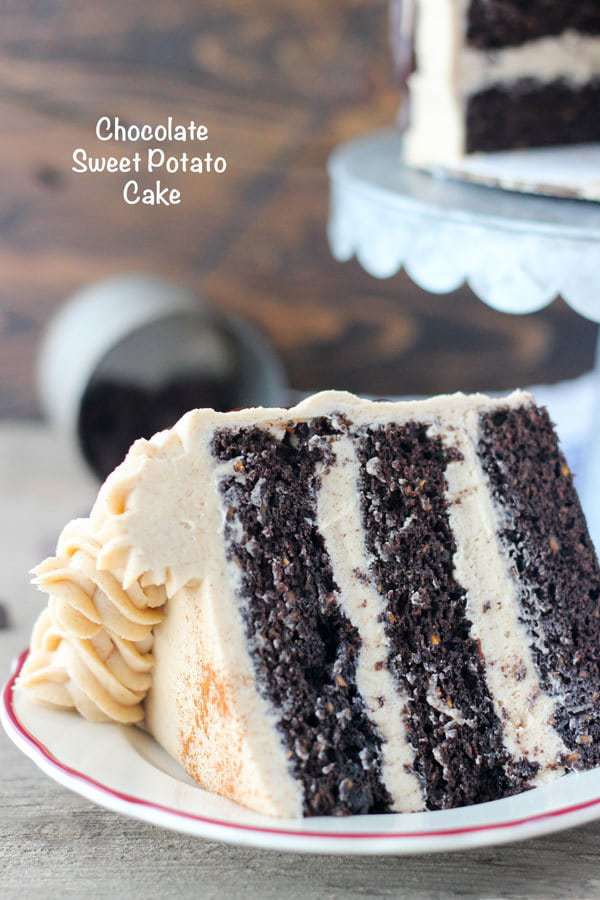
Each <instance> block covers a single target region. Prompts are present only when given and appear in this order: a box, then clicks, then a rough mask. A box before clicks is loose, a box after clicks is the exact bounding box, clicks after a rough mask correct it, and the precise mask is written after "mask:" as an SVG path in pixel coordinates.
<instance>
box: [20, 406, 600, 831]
mask: <svg viewBox="0 0 600 900" xmlns="http://www.w3.org/2000/svg"><path fill="white" fill-rule="evenodd" d="M36 579H37V582H38V584H39V586H40V588H41V589H42V590H44V591H46V592H47V593H48V594H49V596H50V599H49V603H48V608H47V609H46V610H45V611H44V612H43V613H42V615H41V617H40V619H39V621H38V623H37V625H36V627H35V630H34V634H33V638H32V646H31V651H30V655H29V658H28V660H27V662H26V664H25V667H24V669H23V672H22V675H21V679H20V688H21V689H22V690H24V691H27V692H28V693H29V694H30V695H31V696H32V697H33V698H35V699H38V700H40V701H41V702H43V703H49V704H55V705H57V706H59V707H66V708H68V707H75V708H76V709H77V710H79V712H80V713H81V714H82V715H84V716H86V717H87V718H89V719H93V720H113V721H116V722H122V723H142V722H143V724H144V726H145V727H146V728H147V729H148V730H149V731H150V732H151V733H152V734H153V735H154V737H155V738H156V740H157V741H158V742H159V743H160V744H162V746H163V747H164V748H165V749H166V750H167V751H168V752H169V753H170V754H171V755H172V756H173V757H174V758H175V759H177V760H179V761H180V762H181V764H182V765H183V766H184V767H185V769H186V770H187V772H188V773H189V774H190V775H191V776H192V777H193V778H195V779H196V780H197V781H198V782H199V784H201V785H203V786H204V787H206V788H208V789H209V790H211V791H216V792H218V793H220V794H222V795H224V796H226V797H229V798H231V799H233V800H236V801H238V802H239V803H242V804H245V805H247V806H249V807H251V808H253V809H255V810H257V811H259V812H262V813H266V814H270V815H276V816H288V817H297V816H312V815H346V814H355V813H382V812H389V811H398V812H408V811H413V810H421V809H445V808H449V807H457V806H461V805H465V804H471V803H478V802H481V801H486V800H494V799H496V798H500V797H505V796H507V795H510V794H514V793H516V792H519V791H522V790H525V789H527V788H531V787H534V786H536V785H540V784H543V783H545V782H546V781H548V780H549V779H552V778H555V777H557V776H558V775H561V774H563V773H564V772H566V771H570V770H572V769H585V768H589V767H591V766H595V765H597V764H598V762H599V760H600V703H599V698H600V662H599V655H598V644H599V640H600V600H599V598H600V568H599V566H598V561H597V559H596V556H595V554H594V550H593V547H592V544H591V542H590V538H589V536H588V533H587V529H586V525H585V521H584V518H583V515H582V512H581V509H580V506H579V502H578V500H577V496H576V494H575V490H574V487H573V482H572V477H571V473H570V472H569V469H568V466H567V464H566V463H565V460H564V458H563V457H562V455H561V453H560V450H559V448H558V445H557V440H556V436H555V434H554V430H553V427H552V424H551V422H550V420H549V418H548V415H547V413H546V411H545V410H544V409H540V408H538V407H536V405H535V404H534V401H533V399H532V398H531V397H530V396H529V395H527V394H524V393H520V392H517V393H514V394H512V395H510V396H509V397H508V398H504V399H493V400H492V399H489V398H487V397H484V396H482V395H476V396H472V397H467V396H464V395H461V394H457V395H454V396H448V397H439V398H433V399H431V400H426V401H418V402H402V403H385V402H377V403H373V402H368V401H363V400H359V399H358V398H357V397H354V396H352V395H350V394H346V393H338V392H327V393H322V394H317V395H316V396H314V397H311V398H309V399H308V400H306V401H304V402H303V403H301V404H300V405H299V406H296V407H295V408H294V409H291V410H283V409H254V410H247V411H242V412H231V413H225V414H223V413H215V412H213V411H212V410H196V411H193V412H190V413H188V414H187V415H186V416H184V418H183V419H181V421H180V422H179V423H178V424H177V425H176V426H175V427H174V428H173V429H172V430H170V431H165V432H162V433H160V434H158V435H156V437H154V438H153V439H152V440H150V441H145V440H142V441H138V442H136V443H135V444H134V445H133V447H132V449H131V450H130V452H129V454H128V456H127V458H126V460H125V461H124V463H123V464H122V465H121V466H119V468H118V469H116V470H115V472H114V473H113V474H112V475H111V476H110V477H109V478H108V480H107V482H106V483H105V484H104V486H103V487H102V489H101V491H100V494H99V496H98V500H97V502H96V504H95V506H94V508H93V511H92V513H91V516H90V518H89V519H86V520H77V521H75V522H73V523H71V524H70V525H68V526H67V528H66V529H65V531H64V532H63V535H62V536H61V538H60V540H59V544H58V550H57V556H56V557H55V558H52V559H50V560H46V562H44V563H42V564H41V565H40V566H39V567H38V569H37V570H36Z"/></svg>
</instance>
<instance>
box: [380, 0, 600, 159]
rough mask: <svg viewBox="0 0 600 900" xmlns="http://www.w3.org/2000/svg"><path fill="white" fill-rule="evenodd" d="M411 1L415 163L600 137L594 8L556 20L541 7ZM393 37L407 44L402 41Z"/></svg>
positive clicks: (410, 144) (409, 140)
mask: <svg viewBox="0 0 600 900" xmlns="http://www.w3.org/2000/svg"><path fill="white" fill-rule="evenodd" d="M409 5H410V6H413V7H414V14H413V16H412V17H410V18H409V17H406V16H405V18H404V21H405V22H407V21H410V22H411V23H412V25H411V27H412V28H414V41H415V57H416V69H415V71H414V72H413V73H412V75H410V77H409V79H408V84H409V90H410V98H411V102H410V120H411V122H410V127H409V129H408V132H407V135H406V141H405V147H406V150H405V152H406V157H407V159H408V160H409V161H412V162H414V163H416V164H419V163H421V164H432V163H435V162H441V163H448V162H454V161H457V160H458V159H460V158H461V157H462V156H463V155H464V154H465V153H468V152H473V151H477V150H502V149H509V148H511V147H523V146H542V145H547V144H555V143H576V142H583V141H590V140H600V125H599V124H598V116H597V115H595V111H597V109H598V107H599V103H600V13H599V12H598V10H597V8H596V9H595V10H591V11H590V15H588V16H585V15H581V14H580V13H581V10H580V9H579V4H575V5H573V6H572V7H570V11H567V12H566V13H565V11H564V10H563V11H562V13H560V14H559V16H558V17H557V16H556V15H554V14H553V10H552V9H550V10H548V9H547V8H546V6H545V5H544V4H539V3H538V4H533V5H532V4H529V5H528V6H529V7H530V8H528V9H527V10H526V11H524V10H523V8H522V4H520V5H519V4H513V5H514V6H515V9H514V10H513V9H510V8H507V4H502V5H501V6H502V9H501V10H500V9H499V8H498V9H496V8H495V7H499V4H494V3H486V4H483V3H478V2H476V0H412V2H411V3H410V4H409ZM508 6H510V4H508ZM536 6H537V7H538V8H537V9H536ZM550 6H551V7H552V6H560V4H550ZM396 27H398V26H396ZM395 43H396V44H399V45H400V46H403V47H405V46H406V37H404V38H403V39H402V41H401V42H398V41H395Z"/></svg>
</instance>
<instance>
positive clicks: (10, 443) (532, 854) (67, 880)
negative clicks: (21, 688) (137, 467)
mask: <svg viewBox="0 0 600 900" xmlns="http://www.w3.org/2000/svg"><path fill="white" fill-rule="evenodd" d="M95 491H96V485H95V484H94V483H93V481H92V480H91V479H90V478H89V476H87V474H86V473H85V472H82V471H81V470H80V468H79V464H78V462H77V461H76V460H75V459H74V458H73V456H72V453H71V452H70V451H69V449H68V448H67V447H66V446H65V445H64V444H63V443H62V441H59V440H58V439H57V438H56V437H54V436H53V435H51V434H50V433H49V431H48V430H46V429H45V428H44V427H43V426H40V425H36V424H15V423H5V424H3V425H0V497H1V498H2V503H0V534H1V535H2V540H1V541H0V602H1V603H2V605H3V606H4V608H5V609H6V610H7V611H8V615H9V627H8V628H6V629H3V630H0V670H1V673H2V680H4V677H5V675H6V674H7V672H8V668H9V663H10V661H11V660H12V659H13V658H14V657H15V655H16V654H17V653H18V652H19V651H20V650H22V649H23V648H24V647H25V646H26V645H27V642H28V638H29V633H30V628H31V624H32V622H33V619H34V617H35V615H36V613H37V612H38V610H39V609H40V608H41V604H42V603H43V598H42V597H41V595H40V594H38V593H36V592H35V591H33V589H32V588H31V587H30V586H29V585H28V583H27V575H26V573H27V571H28V570H29V569H30V568H31V566H32V565H34V564H35V563H36V562H38V561H39V560H40V559H41V558H42V557H43V556H44V555H45V554H47V553H49V552H51V551H52V549H53V545H54V542H55V540H56V536H57V533H58V531H59V530H60V528H61V527H62V525H63V524H64V523H65V522H66V521H67V520H68V519H69V518H72V517H73V516H77V515H85V514H86V513H87V511H88V510H89V506H90V503H91V501H92V499H93V497H94V494H95ZM98 727H102V726H98ZM22 897H24V898H37V897H40V898H41V897H43V898H44V900H54V898H63V897H74V898H86V897H93V898H105V897H106V898H113V897H114V898H118V900H127V898H138V897H139V898H144V900H153V898H157V900H158V898H161V900H166V898H171V897H178V898H187V897H203V898H204V897H206V898H213V897H214V898H230V897H231V898H239V897H258V898H262V897H265V898H274V900H275V898H276V900H288V898H289V900H292V898H299V900H300V898H303V900H306V898H313V897H314V898H331V900H333V898H348V897H356V898H359V897H360V898H366V897H407V898H413V897H414V898H432V900H433V898H454V897H456V898H458V897H486V898H508V897H510V898H513V897H515V898H516V897H522V898H532V897H536V898H537V897H539V898H547V900H552V898H564V897H569V898H573V900H575V898H586V900H587V898H596V897H600V822H597V823H594V824H591V825H588V826H586V827H583V828H580V829H577V830H573V831H570V832H565V833H562V834H556V835H552V836H550V837H546V838H543V839H538V840H534V841H528V842H524V843H521V844H513V845H508V846H504V847H499V848H490V849H483V850H477V851H472V852H465V853H457V854H442V855H439V856H428V857H416V856H415V857H407V858H399V859H371V858H359V857H355V858H345V859H344V858H337V857H315V856H293V855H289V854H281V853H275V852H265V851H258V850H253V849H237V848H235V847H228V846H225V845H220V844H216V843H210V842H208V841H202V840H199V839H196V838H191V837H187V836H183V835H179V834H175V833H172V832H168V831H161V830H159V829H158V828H154V827H152V826H150V825H145V824H141V823H138V822H136V821H134V820H131V819H126V818H122V817H120V816H117V815H116V814H114V813H111V812H107V811H105V810H102V809H100V808H98V807H95V806H93V805H92V804H91V803H90V802H88V801H87V800H84V799H82V798H80V797H78V796H76V795H75V794H71V793H70V792H68V791H67V790H65V789H64V788H62V787H60V786H59V785H57V784H55V783H54V782H52V781H50V780H49V779H48V778H47V777H46V776H45V775H43V774H42V773H41V772H39V771H38V770H37V769H36V768H35V766H34V765H33V763H32V762H30V761H29V760H28V759H27V758H26V757H25V756H23V755H22V754H21V753H20V752H19V751H17V749H16V748H15V747H14V746H13V745H12V744H11V743H10V742H9V740H8V739H7V738H6V736H5V735H4V734H3V733H2V734H0V898H2V900H13V898H14V900H17V898H22Z"/></svg>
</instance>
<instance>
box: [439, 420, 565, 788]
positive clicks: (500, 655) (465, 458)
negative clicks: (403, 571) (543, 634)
mask: <svg viewBox="0 0 600 900" xmlns="http://www.w3.org/2000/svg"><path fill="white" fill-rule="evenodd" d="M447 425H448V423H443V422H442V423H440V425H435V426H433V427H432V428H431V429H430V433H432V434H436V433H438V434H440V435H441V436H442V438H443V440H444V442H445V443H446V444H447V445H448V444H451V445H453V446H455V447H456V448H457V449H458V451H459V452H460V454H461V457H462V459H460V460H459V461H455V462H451V463H450V464H449V465H448V467H447V469H446V481H447V485H448V488H447V492H446V499H447V501H448V505H449V518H450V527H451V529H452V533H453V535H454V539H455V542H456V553H455V556H454V575H455V578H456V580H457V581H458V582H459V584H461V585H462V587H463V588H465V589H466V591H467V616H468V618H469V619H470V621H471V635H472V636H473V637H474V638H475V639H476V640H478V641H479V642H480V647H481V652H482V654H483V658H484V663H485V677H486V681H487V684H488V688H489V691H490V695H491V698H492V702H493V704H494V709H495V712H496V715H497V716H498V718H499V720H500V722H501V723H502V731H503V741H504V745H505V747H506V749H507V750H508V752H509V753H510V754H511V756H512V757H513V759H515V760H520V759H523V758H525V759H527V760H529V761H530V762H535V763H539V765H540V771H539V772H538V774H537V776H536V778H535V783H542V782H543V781H545V780H547V778H548V775H549V774H551V773H549V770H552V769H554V768H556V766H557V761H558V760H559V758H560V757H561V755H562V754H564V753H568V750H567V748H566V746H565V745H564V743H563V741H562V739H561V738H560V736H559V734H558V732H557V731H556V730H555V729H554V727H553V725H552V722H553V719H554V714H555V712H556V708H557V702H558V699H559V698H553V697H549V696H548V695H547V694H544V693H543V692H542V689H541V686H540V681H539V677H538V675H537V672H536V669H535V664H534V660H533V654H532V651H531V647H530V641H531V639H530V636H529V635H528V633H527V630H526V628H525V626H524V625H523V624H522V622H521V621H520V619H519V601H518V598H517V586H516V584H515V581H514V578H513V577H512V575H511V573H510V570H509V560H508V559H507V557H506V554H505V552H504V549H503V548H502V547H501V545H500V541H499V537H498V533H499V530H500V528H499V525H500V523H499V520H498V513H497V511H496V509H495V507H494V504H493V502H492V497H491V493H490V490H489V488H488V479H487V476H486V475H485V473H484V471H483V468H482V466H481V462H480V460H479V457H478V455H477V443H478V440H479V414H478V413H476V412H474V411H467V412H466V413H465V416H464V418H463V419H462V421H459V422H455V423H454V425H455V426H458V427H454V429H453V430H449V429H448V427H447ZM445 712H446V714H447V715H450V713H449V712H448V711H445Z"/></svg>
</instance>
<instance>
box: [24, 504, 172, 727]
mask: <svg viewBox="0 0 600 900" xmlns="http://www.w3.org/2000/svg"><path fill="white" fill-rule="evenodd" d="M114 549H115V548H114V545H113V548H112V550H113V551H114ZM101 550H102V544H101V542H100V541H99V540H98V537H97V536H96V535H95V534H94V529H93V527H92V524H91V522H90V520H89V519H75V520H74V521H72V522H70V523H69V524H68V525H67V526H66V528H65V529H64V530H63V532H62V534H61V536H60V538H59V541H58V546H57V553H56V556H53V557H50V558H48V559H46V560H44V562H42V563H40V565H39V566H37V567H36V568H35V569H34V571H33V575H34V583H35V584H36V585H37V587H39V589H40V590H41V591H43V592H44V593H46V594H48V597H49V600H48V606H47V608H46V609H45V610H44V611H43V612H42V614H41V615H40V617H39V619H38V621H37V623H36V625H35V627H34V631H33V636H32V642H31V650H30V654H29V657H28V659H27V661H26V663H25V665H24V667H23V671H22V674H21V677H20V683H21V684H22V685H23V687H25V688H26V689H28V690H29V691H30V692H31V694H32V695H33V696H34V697H35V698H36V699H38V700H40V701H42V702H45V703H49V704H52V705H56V706H62V707H75V708H76V709H77V710H78V711H79V712H80V713H81V715H83V716H84V717H85V718H87V719H90V720H93V721H106V720H113V721H116V722H121V723H127V724H129V723H135V722H140V721H141V720H142V719H143V717H144V713H143V708H142V701H143V700H144V697H145V696H146V693H147V691H148V689H149V688H150V685H151V683H152V675H151V672H152V666H153V658H152V641H153V637H152V630H153V628H154V626H155V625H158V624H159V622H161V621H162V619H163V612H162V610H161V609H160V607H162V606H163V605H164V603H165V601H166V594H165V590H164V588H163V587H159V586H156V585H147V586H142V584H141V583H140V582H139V581H134V582H133V583H132V584H130V585H128V587H127V589H126V590H125V589H124V587H123V574H122V572H120V571H119V570H118V569H111V567H110V565H107V562H108V563H110V557H111V554H110V547H109V552H108V553H106V552H105V553H104V558H102V557H101Z"/></svg>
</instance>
